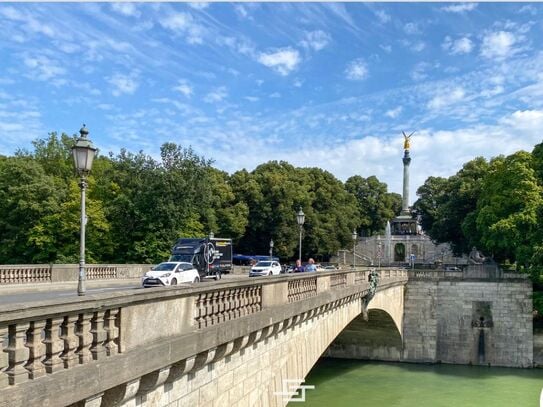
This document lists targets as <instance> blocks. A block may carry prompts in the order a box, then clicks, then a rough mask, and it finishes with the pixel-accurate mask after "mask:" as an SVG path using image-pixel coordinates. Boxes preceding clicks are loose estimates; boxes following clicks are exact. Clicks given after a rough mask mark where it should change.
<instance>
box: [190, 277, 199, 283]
mask: <svg viewBox="0 0 543 407" xmlns="http://www.w3.org/2000/svg"><path fill="white" fill-rule="evenodd" d="M199 282H200V277H194V281H193V282H192V283H193V284H196V283H199Z"/></svg>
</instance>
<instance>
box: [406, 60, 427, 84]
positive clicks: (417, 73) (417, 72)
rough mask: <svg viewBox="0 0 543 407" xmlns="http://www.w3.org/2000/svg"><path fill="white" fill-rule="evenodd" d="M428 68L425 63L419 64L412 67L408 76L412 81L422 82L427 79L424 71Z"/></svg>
mask: <svg viewBox="0 0 543 407" xmlns="http://www.w3.org/2000/svg"><path fill="white" fill-rule="evenodd" d="M429 68H430V64H428V63H427V62H419V63H418V64H416V65H415V66H414V67H413V70H412V71H411V73H410V75H409V76H411V79H413V80H414V81H417V82H418V81H422V80H424V79H426V78H427V77H428V74H427V73H426V71H427V70H428V69H429Z"/></svg>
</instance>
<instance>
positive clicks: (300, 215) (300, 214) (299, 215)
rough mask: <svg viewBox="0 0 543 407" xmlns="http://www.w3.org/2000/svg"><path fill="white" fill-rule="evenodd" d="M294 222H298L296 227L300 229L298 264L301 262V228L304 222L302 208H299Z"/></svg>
mask: <svg viewBox="0 0 543 407" xmlns="http://www.w3.org/2000/svg"><path fill="white" fill-rule="evenodd" d="M296 222H298V226H299V227H300V244H299V246H298V247H299V251H298V260H300V262H301V261H302V228H303V226H304V222H305V214H304V211H302V207H301V206H300V209H298V213H297V214H296Z"/></svg>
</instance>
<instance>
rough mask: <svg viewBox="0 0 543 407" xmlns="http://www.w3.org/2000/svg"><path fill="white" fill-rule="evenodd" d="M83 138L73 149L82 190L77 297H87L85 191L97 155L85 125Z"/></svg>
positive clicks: (80, 131) (81, 131)
mask: <svg viewBox="0 0 543 407" xmlns="http://www.w3.org/2000/svg"><path fill="white" fill-rule="evenodd" d="M79 133H80V134H81V136H80V137H79V138H78V139H77V141H76V142H75V144H74V146H73V147H72V155H73V158H74V165H75V169H76V170H77V173H78V174H79V176H80V178H81V179H80V182H79V188H81V232H80V240H79V276H78V279H77V295H81V296H82V295H85V292H86V289H85V281H86V279H87V276H86V274H85V226H86V225H87V214H86V208H85V191H86V189H87V186H88V184H87V176H88V175H89V173H90V170H91V168H92V162H93V161H94V156H95V154H96V148H95V147H94V146H93V144H92V142H91V141H90V140H89V139H88V138H87V136H88V134H89V131H88V130H87V128H86V127H85V125H83V127H82V128H81V130H79Z"/></svg>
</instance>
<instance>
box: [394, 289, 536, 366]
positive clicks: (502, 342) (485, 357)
mask: <svg viewBox="0 0 543 407" xmlns="http://www.w3.org/2000/svg"><path fill="white" fill-rule="evenodd" d="M531 295H532V286H531V283H530V282H529V281H528V280H526V279H509V280H506V279H504V280H494V281H484V280H478V281H477V280H472V281H457V280H449V281H447V280H434V281H411V280H410V281H409V283H408V285H407V286H406V297H405V315H404V351H403V358H402V359H403V360H405V361H411V362H419V361H428V362H443V363H458V364H484V365H491V366H513V367H531V366H532V364H533V334H532V299H531ZM481 318H482V319H481ZM481 336H484V339H482V338H481Z"/></svg>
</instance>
